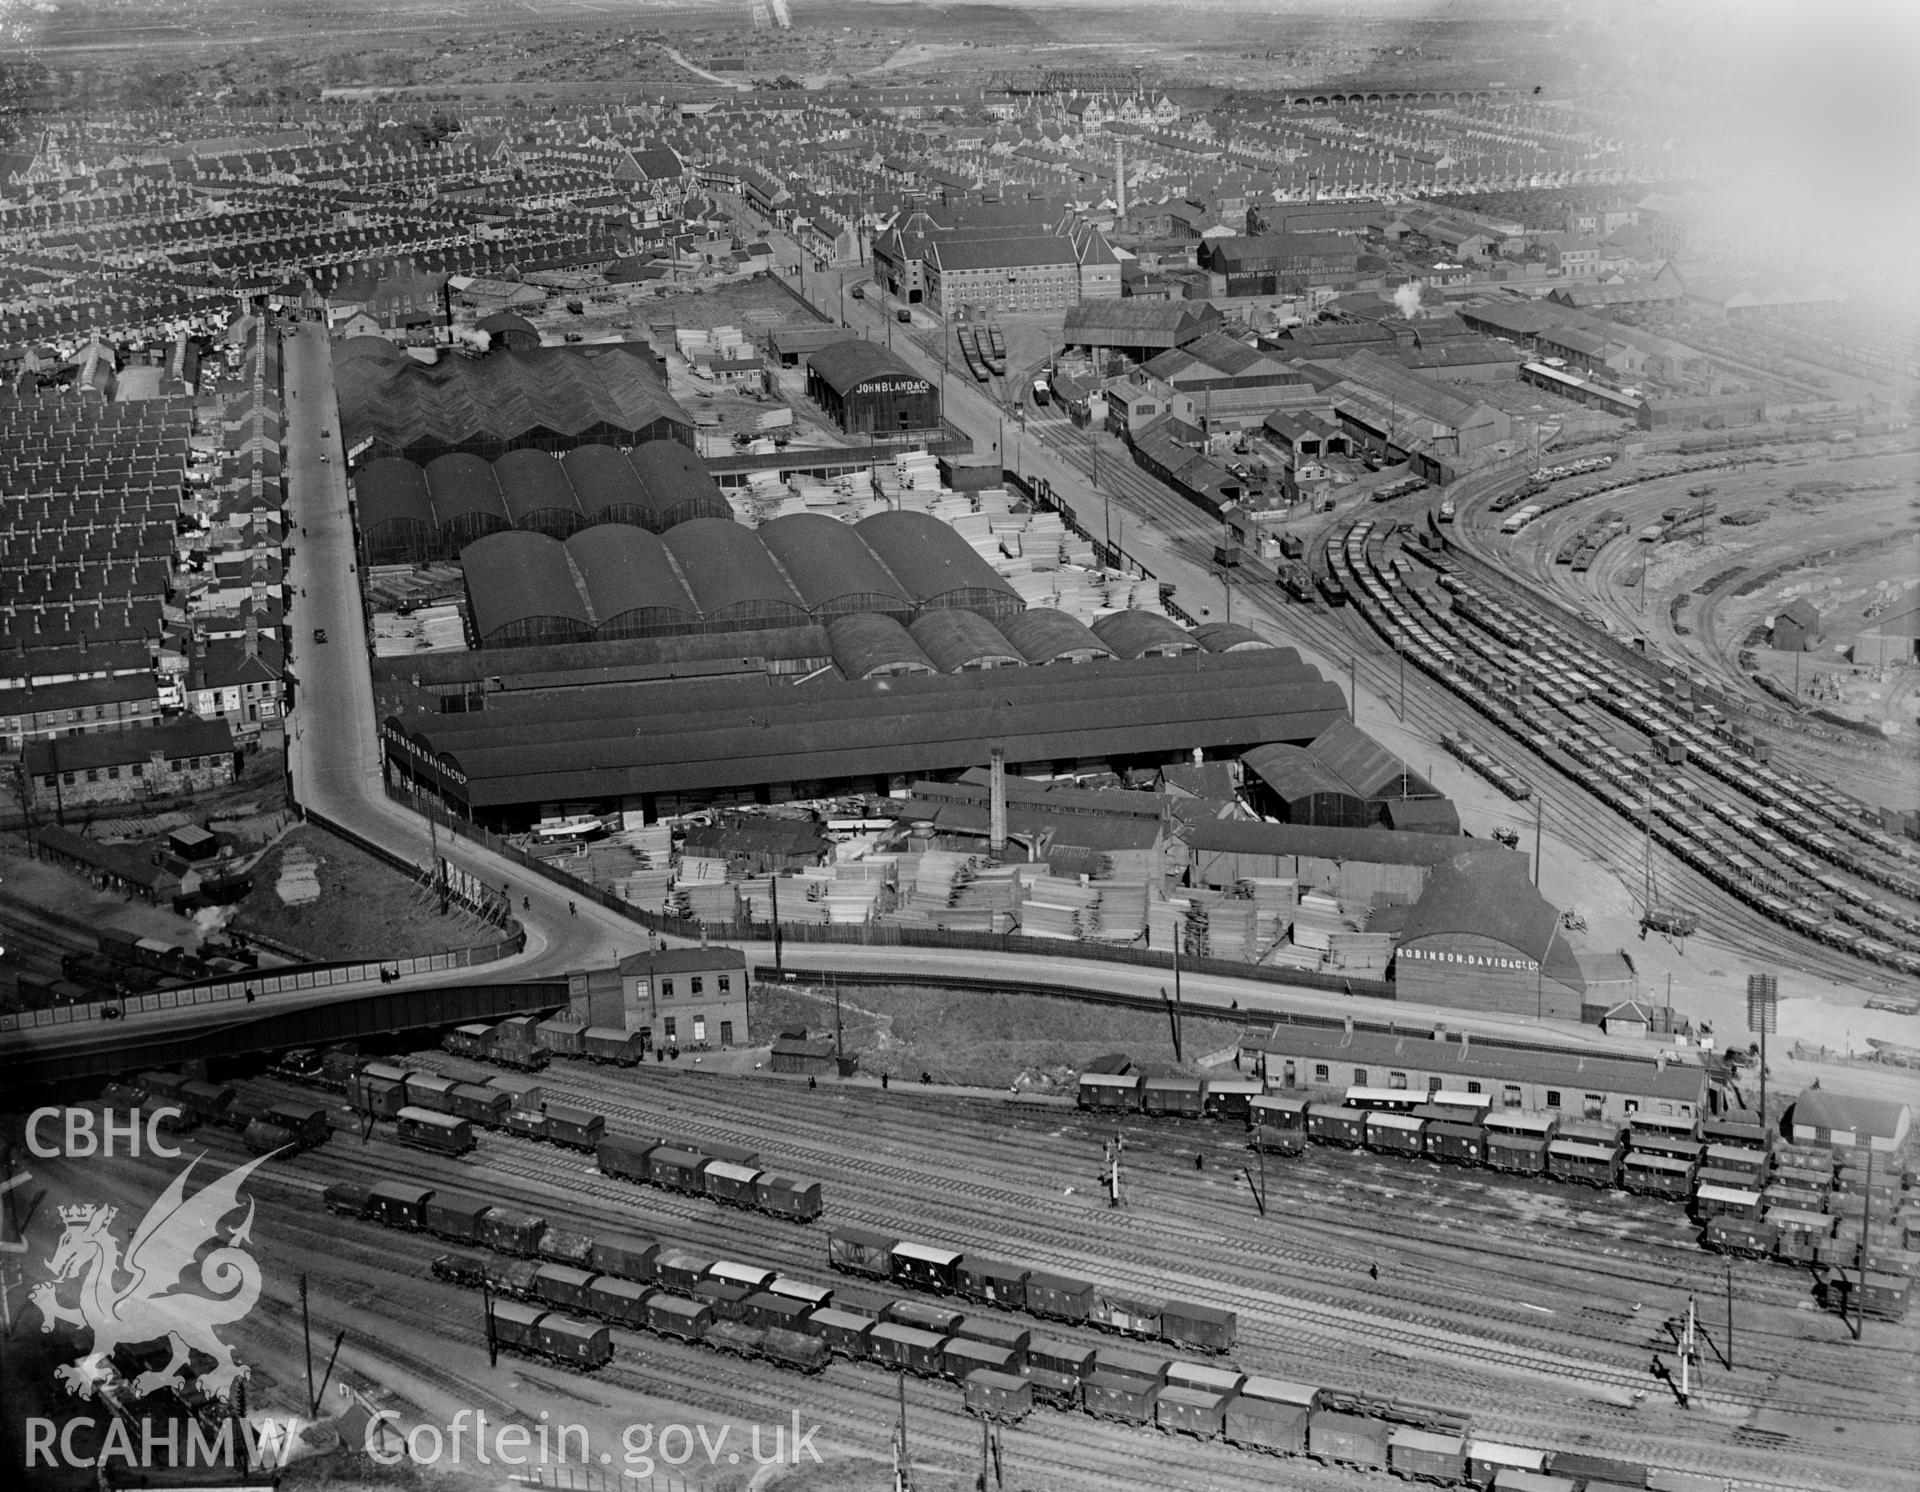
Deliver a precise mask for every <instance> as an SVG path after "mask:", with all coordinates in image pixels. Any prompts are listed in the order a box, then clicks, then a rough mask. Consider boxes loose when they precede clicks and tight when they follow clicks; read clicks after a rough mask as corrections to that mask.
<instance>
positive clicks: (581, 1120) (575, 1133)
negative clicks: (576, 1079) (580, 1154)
mask: <svg viewBox="0 0 1920 1492" xmlns="http://www.w3.org/2000/svg"><path fill="white" fill-rule="evenodd" d="M545 1118H546V1129H545V1133H544V1134H543V1135H542V1138H543V1139H548V1140H552V1141H553V1142H554V1144H556V1145H565V1146H566V1147H567V1148H568V1149H570V1150H591V1151H593V1152H595V1153H596V1154H598V1152H599V1149H600V1142H601V1140H602V1139H604V1138H605V1137H606V1133H607V1120H606V1116H605V1115H604V1114H590V1113H588V1112H587V1111H586V1110H585V1109H576V1108H571V1107H569V1106H568V1105H566V1104H557V1103H550V1104H548V1105H547V1107H546V1111H545Z"/></svg>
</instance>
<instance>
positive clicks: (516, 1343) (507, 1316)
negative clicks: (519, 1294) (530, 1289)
mask: <svg viewBox="0 0 1920 1492" xmlns="http://www.w3.org/2000/svg"><path fill="white" fill-rule="evenodd" d="M550 1314H552V1313H551V1312H550V1311H549V1310H548V1309H547V1308H546V1307H544V1306H539V1305H527V1304H524V1303H522V1302H520V1301H517V1300H496V1301H495V1302H494V1303H493V1309H492V1310H491V1311H490V1312H489V1313H488V1318H487V1330H488V1332H489V1333H491V1335H492V1337H493V1339H494V1341H496V1342H498V1343H499V1344H500V1345H501V1346H502V1347H504V1348H506V1349H507V1350H508V1351H510V1352H522V1353H528V1354H535V1353H538V1352H539V1350H540V1348H539V1342H540V1336H539V1327H540V1318H541V1317H542V1316H546V1315H550Z"/></svg>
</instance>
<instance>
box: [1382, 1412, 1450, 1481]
mask: <svg viewBox="0 0 1920 1492" xmlns="http://www.w3.org/2000/svg"><path fill="white" fill-rule="evenodd" d="M1387 1466H1388V1468H1389V1469H1390V1470H1391V1471H1392V1472H1393V1474H1394V1475H1395V1476H1398V1477H1404V1478H1406V1480H1408V1481H1410V1482H1437V1483H1438V1484H1439V1485H1441V1486H1443V1487H1452V1486H1456V1485H1458V1484H1459V1483H1461V1482H1464V1481H1465V1480H1466V1479H1467V1441H1466V1437H1465V1436H1463V1435H1444V1434H1439V1433H1436V1432H1435V1431H1432V1430H1416V1429H1414V1428H1413V1427H1412V1426H1410V1425H1396V1426H1395V1427H1394V1428H1393V1429H1392V1430H1391V1431H1389V1432H1388V1434H1387Z"/></svg>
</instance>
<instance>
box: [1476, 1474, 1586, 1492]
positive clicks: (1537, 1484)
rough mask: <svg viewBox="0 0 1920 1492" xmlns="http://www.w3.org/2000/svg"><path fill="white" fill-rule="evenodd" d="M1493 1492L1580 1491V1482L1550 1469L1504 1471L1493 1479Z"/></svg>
mask: <svg viewBox="0 0 1920 1492" xmlns="http://www.w3.org/2000/svg"><path fill="white" fill-rule="evenodd" d="M1493 1492H1580V1484H1579V1483H1578V1482H1576V1481H1575V1480H1574V1479H1573V1478H1572V1477H1570V1476H1556V1475H1554V1474H1553V1473H1552V1472H1550V1471H1502V1472H1500V1473H1498V1474H1497V1475H1496V1476H1495V1477H1494V1479H1493Z"/></svg>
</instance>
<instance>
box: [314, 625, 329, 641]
mask: <svg viewBox="0 0 1920 1492" xmlns="http://www.w3.org/2000/svg"><path fill="white" fill-rule="evenodd" d="M313 640H314V641H315V642H325V641H326V640H327V629H326V628H325V627H315V628H314V629H313Z"/></svg>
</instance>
